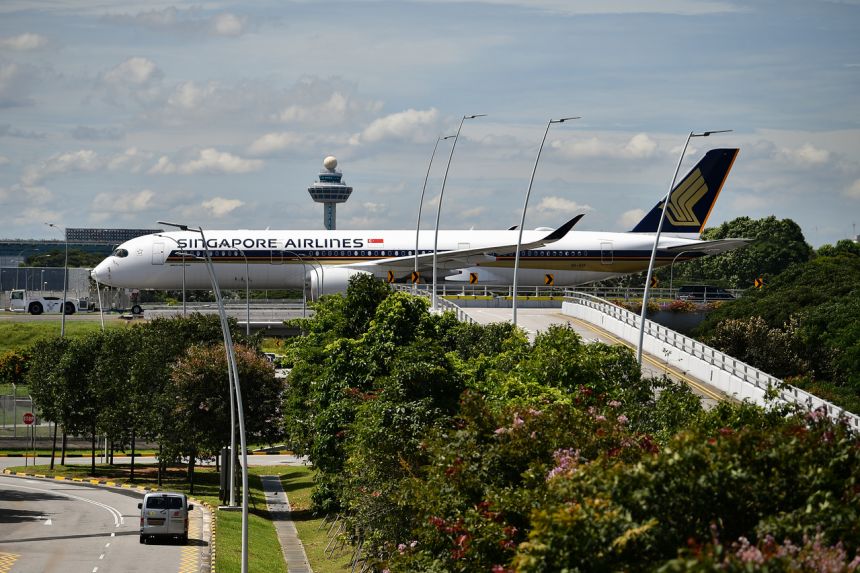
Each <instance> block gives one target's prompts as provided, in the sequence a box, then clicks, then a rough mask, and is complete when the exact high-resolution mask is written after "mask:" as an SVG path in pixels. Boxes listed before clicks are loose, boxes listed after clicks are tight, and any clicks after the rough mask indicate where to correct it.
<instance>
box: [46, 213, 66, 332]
mask: <svg viewBox="0 0 860 573" xmlns="http://www.w3.org/2000/svg"><path fill="white" fill-rule="evenodd" d="M45 224H46V225H47V226H49V227H53V228H54V229H57V230H58V231H60V230H61V231H62V232H63V242H64V243H65V246H66V256H65V258H64V259H63V306H61V307H60V316H61V317H62V318H60V338H63V337H64V336H65V335H66V288H67V286H68V277H69V237H68V236H67V235H66V230H65V229H60V227H58V226H57V225H55V224H53V223H45Z"/></svg>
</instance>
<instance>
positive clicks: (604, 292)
mask: <svg viewBox="0 0 860 573" xmlns="http://www.w3.org/2000/svg"><path fill="white" fill-rule="evenodd" d="M392 286H393V287H396V288H398V289H400V290H404V291H407V292H414V287H413V286H412V285H403V284H394V285H392ZM431 289H432V286H431V285H429V284H419V285H418V289H417V290H418V292H419V293H428V294H429V293H430V291H431ZM678 290H679V289H678V288H671V289H670V288H653V289H650V295H649V296H650V298H652V299H658V298H661V299H676V298H677V296H678ZM726 290H727V291H728V292H730V293H731V294H732V295H734V296H735V297H740V296H742V295H743V294H744V292H746V291H745V290H744V289H726ZM436 292H437V294H438V295H439V296H491V297H511V296H513V287H512V286H511V285H489V284H487V285H470V284H467V283H454V284H452V283H445V284H440V285H438V287H437V289H436ZM566 292H570V289H569V288H564V287H553V286H529V287H523V286H521V287H518V288H517V296H521V297H527V296H528V297H535V296H539V297H544V296H559V297H561V296H565V293H566ZM576 292H581V293H587V294H591V295H594V296H596V297H600V298H604V299H621V300H641V299H642V296H643V294H644V292H645V289H644V288H633V287H599V286H583V287H577V288H576ZM718 300H723V299H714V301H711V302H716V301H718Z"/></svg>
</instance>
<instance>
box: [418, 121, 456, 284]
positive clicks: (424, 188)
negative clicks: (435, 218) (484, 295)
mask: <svg viewBox="0 0 860 573" xmlns="http://www.w3.org/2000/svg"><path fill="white" fill-rule="evenodd" d="M452 137H454V136H453V135H446V136H444V137H443V136H441V135H440V136H439V137H437V138H436V145H434V146H433V153H432V154H431V155H430V163H429V165H427V175H425V176H424V187H422V188H421V199H420V200H419V201H418V221H416V223H415V272H416V273H417V272H418V231H419V229H420V228H421V207H423V206H424V192H425V191H427V179H429V178H430V167H432V166H433V158H434V157H435V156H436V148H437V147H439V142H440V141H442V140H445V139H451V138H452ZM414 286H415V288H416V289H417V288H418V283H417V282H416V283H415V285H414Z"/></svg>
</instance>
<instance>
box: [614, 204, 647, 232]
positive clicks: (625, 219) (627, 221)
mask: <svg viewBox="0 0 860 573" xmlns="http://www.w3.org/2000/svg"><path fill="white" fill-rule="evenodd" d="M643 217H645V211H644V210H642V209H631V210H629V211H625V212H624V213H622V214H621V216H620V217H619V218H618V226H619V227H621V228H622V229H632V228H633V227H635V226H636V224H637V223H638V222H639V221H641V220H642V218H643Z"/></svg>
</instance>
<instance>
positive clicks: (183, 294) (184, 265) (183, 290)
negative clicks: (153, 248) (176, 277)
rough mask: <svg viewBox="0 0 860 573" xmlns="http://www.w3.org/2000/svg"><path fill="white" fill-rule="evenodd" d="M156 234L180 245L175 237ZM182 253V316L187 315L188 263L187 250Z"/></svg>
mask: <svg viewBox="0 0 860 573" xmlns="http://www.w3.org/2000/svg"><path fill="white" fill-rule="evenodd" d="M155 236H156V237H161V238H162V239H170V240H171V241H173V242H174V243H176V246H177V247H178V246H179V241H177V240H176V239H174V238H173V237H168V236H167V235H161V234H159V233H156V234H155ZM181 255H182V316H185V314H186V313H185V267H186V266H187V265H186V264H185V256H186V253H185V252H181Z"/></svg>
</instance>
